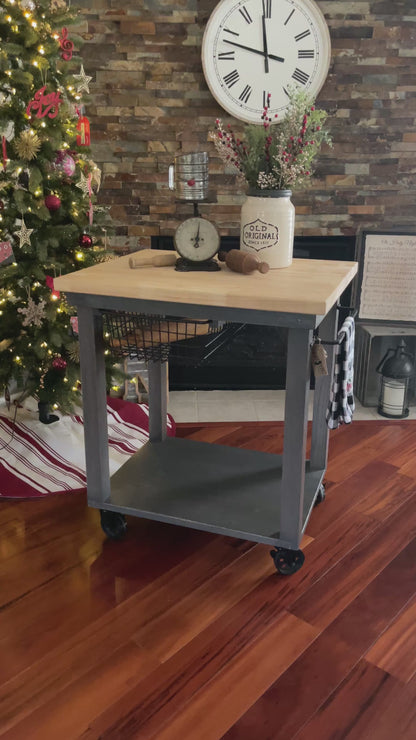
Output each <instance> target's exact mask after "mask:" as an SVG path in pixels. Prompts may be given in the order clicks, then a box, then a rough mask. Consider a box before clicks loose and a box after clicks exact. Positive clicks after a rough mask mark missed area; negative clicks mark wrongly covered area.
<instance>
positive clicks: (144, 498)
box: [67, 292, 337, 572]
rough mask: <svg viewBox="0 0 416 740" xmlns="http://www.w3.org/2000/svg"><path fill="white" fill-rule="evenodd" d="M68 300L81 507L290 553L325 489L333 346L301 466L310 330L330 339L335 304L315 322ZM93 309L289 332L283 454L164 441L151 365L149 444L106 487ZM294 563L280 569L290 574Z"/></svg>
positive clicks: (97, 323)
mask: <svg viewBox="0 0 416 740" xmlns="http://www.w3.org/2000/svg"><path fill="white" fill-rule="evenodd" d="M67 298H68V301H69V302H70V304H71V305H76V306H77V309H78V322H79V339H80V355H81V378H82V391H83V403H84V429H85V451H86V467H87V488H88V504H89V505H90V506H92V507H95V508H98V509H101V510H105V511H108V512H118V513H119V514H120V515H124V514H129V515H134V516H139V517H143V518H147V519H154V520H158V521H162V522H168V523H172V524H177V525H181V526H185V527H192V528H195V529H200V530H205V531H208V532H214V533H217V534H223V535H229V536H232V537H239V538H244V539H248V540H252V541H255V542H260V543H265V544H269V545H272V546H274V547H276V548H277V549H278V550H279V548H286V549H287V551H298V548H299V545H300V541H301V538H302V535H303V532H304V530H305V527H306V524H307V522H308V519H309V516H310V513H311V511H312V508H313V506H314V504H315V502H316V499H317V497H318V498H319V496H320V495H322V490H323V489H322V479H323V476H324V474H325V471H326V466H327V456H328V428H327V424H326V418H325V415H326V408H327V404H328V399H329V394H330V384H331V381H332V370H333V356H334V348H332V347H331V349H330V350H329V352H328V371H329V374H328V375H327V376H322V377H320V378H318V379H317V380H316V387H315V394H314V405H313V424H312V440H311V453H310V459H309V460H306V434H307V422H308V398H309V386H310V346H311V342H312V337H313V330H314V329H316V327H318V326H319V325H320V324H322V327H321V330H320V333H321V335H325V337H326V338H328V339H334V340H335V338H336V334H337V308H336V305H335V304H334V305H333V306H332V308H331V309H330V310H329V312H328V313H327V314H326V316H317V315H310V314H299V313H282V312H274V311H261V310H252V309H248V308H247V309H243V308H229V307H218V306H207V305H200V304H198V303H194V304H180V303H177V302H169V301H157V300H147V299H146V300H143V299H135V298H121V297H111V296H108V295H103V296H99V295H87V294H85V293H75V292H74V293H71V292H68V293H67ZM100 310H106V311H108V310H114V311H119V310H123V311H132V312H137V313H144V314H161V315H181V316H187V317H189V318H190V319H192V318H195V319H196V318H198V319H213V320H224V321H229V322H241V323H251V324H264V325H269V326H280V327H287V328H288V352H287V373H286V374H287V383H286V403H285V423H284V449H283V455H282V456H280V455H275V454H270V453H264V452H256V451H252V450H246V449H244V450H242V449H237V448H232V447H225V446H220V445H213V444H209V443H202V442H196V441H192V440H187V439H179V438H168V437H167V434H166V413H167V409H166V385H165V384H166V372H165V368H164V367H163V365H162V364H161V363H156V362H151V363H149V417H150V418H149V431H150V437H149V442H148V443H146V444H145V445H144V446H143V447H142V448H141V449H140V450H139V451H138V452H137V453H136V454H135V455H133V456H132V458H131V459H130V460H129V461H128V462H126V463H125V464H124V465H123V466H122V468H120V469H119V470H118V471H117V473H116V474H115V475H114V476H112V479H111V481H110V476H109V456H108V436H107V417H106V382H105V366H104V345H103V329H102V317H101V314H100ZM123 518H124V517H123ZM299 552H300V551H299ZM302 557H303V556H302ZM302 562H303V559H302ZM302 562H301V563H300V564H299V563H298V565H297V566H296V567H294V568H293V569H290V568H289V571H284V570H283V571H282V570H281V571H280V572H294V570H297V569H298V567H300V565H301V564H302ZM276 567H277V565H276ZM278 570H279V568H278Z"/></svg>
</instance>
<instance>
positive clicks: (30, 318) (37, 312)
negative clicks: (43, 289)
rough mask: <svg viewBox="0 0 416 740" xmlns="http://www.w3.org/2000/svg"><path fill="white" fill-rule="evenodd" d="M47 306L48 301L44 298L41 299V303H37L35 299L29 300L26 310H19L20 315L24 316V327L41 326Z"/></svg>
mask: <svg viewBox="0 0 416 740" xmlns="http://www.w3.org/2000/svg"><path fill="white" fill-rule="evenodd" d="M45 306H46V301H44V300H43V298H41V299H40V301H39V303H35V301H34V300H33V298H29V299H28V302H27V306H26V308H18V309H17V311H18V313H22V314H24V316H25V318H24V319H23V321H22V324H23V326H30V325H31V324H34V325H35V326H41V324H42V321H43V319H44V318H45V316H46V314H45Z"/></svg>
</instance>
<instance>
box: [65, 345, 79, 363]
mask: <svg viewBox="0 0 416 740" xmlns="http://www.w3.org/2000/svg"><path fill="white" fill-rule="evenodd" d="M66 349H67V353H68V357H69V359H70V360H71V361H72V362H76V363H79V342H72V343H71V344H69V345H68V347H67V348H66Z"/></svg>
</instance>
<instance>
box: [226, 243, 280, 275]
mask: <svg viewBox="0 0 416 740" xmlns="http://www.w3.org/2000/svg"><path fill="white" fill-rule="evenodd" d="M218 259H219V261H220V262H225V264H226V265H227V267H229V268H230V270H233V272H242V273H243V274H244V275H249V274H250V273H251V272H254V271H255V270H258V271H259V272H261V273H262V274H263V275H265V274H266V272H269V269H270V268H269V265H268V264H267V262H260V260H259V259H258V258H257V257H256V256H255V255H254V254H247V252H241V251H240V250H239V249H230V251H229V252H219V253H218Z"/></svg>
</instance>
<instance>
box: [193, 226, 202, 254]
mask: <svg viewBox="0 0 416 740" xmlns="http://www.w3.org/2000/svg"><path fill="white" fill-rule="evenodd" d="M200 226H201V224H198V231H197V232H196V237H195V239H194V247H195V248H198V247H199V229H200Z"/></svg>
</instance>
